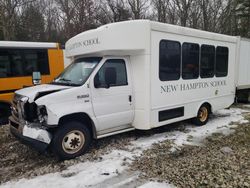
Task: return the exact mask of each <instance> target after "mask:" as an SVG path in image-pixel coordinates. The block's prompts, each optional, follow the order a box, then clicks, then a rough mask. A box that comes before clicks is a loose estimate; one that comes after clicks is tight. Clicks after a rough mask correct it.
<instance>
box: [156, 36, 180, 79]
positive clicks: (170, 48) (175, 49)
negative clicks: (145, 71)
mask: <svg viewBox="0 0 250 188" xmlns="http://www.w3.org/2000/svg"><path fill="white" fill-rule="evenodd" d="M180 64H181V44H180V43H179V42H176V41H167V40H162V41H161V42H160V64H159V78H160V80H161V81H169V80H178V79H179V78H180Z"/></svg>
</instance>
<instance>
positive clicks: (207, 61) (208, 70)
mask: <svg viewBox="0 0 250 188" xmlns="http://www.w3.org/2000/svg"><path fill="white" fill-rule="evenodd" d="M214 66H215V47H214V46H209V45H202V46H201V63H200V75H201V78H212V77H213V76H214Z"/></svg>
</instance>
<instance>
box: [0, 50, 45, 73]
mask: <svg viewBox="0 0 250 188" xmlns="http://www.w3.org/2000/svg"><path fill="white" fill-rule="evenodd" d="M34 71H39V72H41V74H43V75H46V74H50V71H49V62H48V52H47V50H46V49H36V50H29V49H0V78H6V77H18V76H31V75H32V72H34Z"/></svg>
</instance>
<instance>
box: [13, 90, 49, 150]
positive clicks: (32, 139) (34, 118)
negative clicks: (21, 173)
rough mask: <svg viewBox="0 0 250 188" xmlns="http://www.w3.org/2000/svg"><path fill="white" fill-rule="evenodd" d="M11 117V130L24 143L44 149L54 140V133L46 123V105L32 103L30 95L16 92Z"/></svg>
mask: <svg viewBox="0 0 250 188" xmlns="http://www.w3.org/2000/svg"><path fill="white" fill-rule="evenodd" d="M11 111H12V115H11V116H10V118H9V121H10V132H11V133H12V134H13V135H14V136H15V137H17V138H18V139H20V140H21V141H22V142H23V143H25V144H28V145H31V146H32V147H34V148H36V149H37V150H39V151H44V150H45V149H46V148H47V147H48V145H49V144H50V142H51V140H52V135H51V133H50V132H49V130H48V128H47V127H46V126H45V125H44V124H45V123H46V119H47V111H46V107H45V106H37V104H36V103H35V102H32V103H30V102H29V100H28V97H25V96H21V95H18V94H15V96H14V99H13V104H12V107H11Z"/></svg>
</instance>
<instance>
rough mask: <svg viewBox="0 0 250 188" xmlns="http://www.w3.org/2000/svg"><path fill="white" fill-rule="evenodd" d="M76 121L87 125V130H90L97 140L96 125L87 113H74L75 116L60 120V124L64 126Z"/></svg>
mask: <svg viewBox="0 0 250 188" xmlns="http://www.w3.org/2000/svg"><path fill="white" fill-rule="evenodd" d="M74 120H75V121H79V122H82V123H84V124H85V125H87V128H88V129H89V130H90V132H91V135H92V136H93V138H97V135H96V128H95V124H94V122H93V121H92V119H91V118H90V117H89V115H88V114H86V113H74V114H69V115H66V116H63V117H61V118H60V119H59V124H64V123H66V122H69V121H74Z"/></svg>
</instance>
